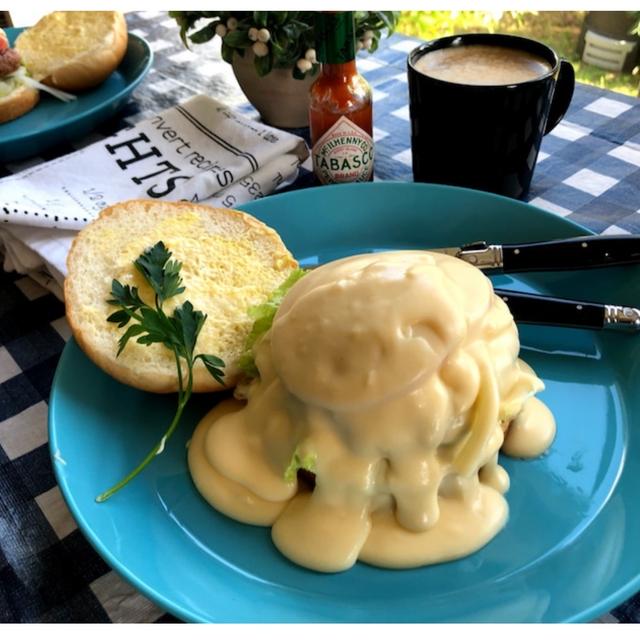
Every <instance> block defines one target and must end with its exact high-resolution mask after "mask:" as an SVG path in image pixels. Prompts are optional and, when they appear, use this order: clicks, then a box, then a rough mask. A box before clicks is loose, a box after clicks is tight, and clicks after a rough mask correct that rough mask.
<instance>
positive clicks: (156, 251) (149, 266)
mask: <svg viewBox="0 0 640 640" xmlns="http://www.w3.org/2000/svg"><path fill="white" fill-rule="evenodd" d="M133 264H134V266H135V268H136V269H137V270H138V271H139V272H140V273H141V275H142V277H143V278H144V279H145V281H146V282H147V283H148V284H149V286H150V287H151V289H152V290H153V292H154V294H155V300H154V306H150V305H148V304H147V303H146V302H144V300H142V298H140V295H139V293H138V288H137V287H132V286H129V285H123V284H122V283H121V282H118V280H113V282H112V283H111V298H110V299H109V300H107V302H108V303H109V304H110V305H113V306H114V307H119V309H118V311H115V312H114V313H112V314H111V315H110V316H109V317H108V318H107V321H108V322H113V323H115V324H117V325H118V327H119V328H121V329H122V328H124V327H127V325H129V326H128V327H127V330H126V331H125V332H124V333H123V334H122V336H121V337H120V339H119V340H118V353H117V355H118V356H119V355H120V354H121V353H122V351H123V349H124V348H125V347H126V346H127V343H128V342H129V340H131V339H132V338H135V340H136V342H138V343H139V344H144V345H150V344H154V343H160V344H163V345H164V346H165V347H166V348H167V349H169V350H170V351H172V352H173V355H174V357H175V361H176V369H177V371H178V408H177V410H176V413H175V415H174V416H173V420H172V421H171V424H170V425H169V427H168V428H167V430H166V432H165V434H164V435H163V436H162V438H161V439H160V440H159V442H158V443H157V444H156V445H155V447H154V448H153V449H152V450H151V451H150V452H149V453H148V454H147V456H146V457H145V458H144V460H142V462H140V464H139V465H138V466H137V467H136V468H135V469H134V470H133V471H131V473H129V474H128V475H127V476H126V477H124V478H123V479H122V480H120V482H118V483H117V484H115V485H114V486H113V487H111V488H110V489H108V490H107V491H105V492H104V493H101V494H100V495H99V496H98V497H97V498H96V501H97V502H104V501H105V500H107V499H108V498H110V497H111V496H112V495H113V494H114V493H116V492H117V491H119V490H120V489H122V487H124V486H125V485H126V484H127V483H129V482H130V481H131V480H132V479H133V478H135V477H136V476H137V475H138V474H139V473H140V472H141V471H142V470H143V469H144V468H145V467H146V466H147V465H148V464H149V463H150V462H151V461H152V460H153V458H154V457H155V456H157V455H158V454H160V453H162V451H163V450H164V446H165V443H166V442H167V440H168V439H169V438H170V437H171V435H172V434H173V432H174V431H175V429H176V427H177V426H178V423H179V422H180V417H181V416H182V412H183V411H184V408H185V406H186V404H187V402H188V401H189V398H190V397H191V392H192V389H193V366H194V364H195V363H196V361H197V360H202V363H203V364H204V366H205V367H206V368H207V370H208V371H209V373H210V374H211V375H212V376H213V377H214V378H215V380H217V381H218V382H219V383H220V384H223V377H224V372H223V368H224V366H225V365H224V362H223V361H222V360H221V359H220V358H218V357H217V356H213V355H206V354H203V353H198V354H197V355H194V350H195V346H196V342H197V340H198V335H199V334H200V331H201V329H202V327H203V325H204V323H205V321H206V319H207V316H206V315H205V314H204V313H202V311H196V310H195V309H194V308H193V305H192V304H191V303H190V302H189V301H188V300H187V301H186V302H184V303H183V304H182V305H180V306H178V307H176V308H175V309H174V310H173V313H172V314H171V315H170V316H168V315H167V314H166V313H165V312H164V310H163V304H164V302H165V301H166V300H168V299H169V298H172V297H174V296H176V295H178V294H180V293H183V292H184V290H185V287H184V286H182V276H181V275H180V269H181V268H182V263H180V262H178V261H177V260H171V252H170V251H169V250H168V249H167V247H166V246H165V245H164V243H163V242H162V241H160V242H158V243H156V244H155V245H154V246H153V247H151V248H150V249H147V250H146V251H145V252H144V253H143V254H142V255H141V256H140V257H139V258H138V259H137V260H135V261H134V263H133ZM183 363H184V365H185V367H186V383H185V379H184V375H183Z"/></svg>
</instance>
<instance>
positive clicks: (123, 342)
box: [116, 324, 144, 358]
mask: <svg viewBox="0 0 640 640" xmlns="http://www.w3.org/2000/svg"><path fill="white" fill-rule="evenodd" d="M143 331H144V327H143V326H142V325H140V324H132V325H131V326H130V327H129V328H128V329H127V330H126V331H125V332H124V333H123V334H122V336H120V340H118V353H116V358H117V357H118V356H119V355H120V354H121V353H122V350H123V349H124V348H125V347H126V346H127V342H129V340H130V339H131V338H133V337H134V336H137V335H139V334H141V333H142V332H143Z"/></svg>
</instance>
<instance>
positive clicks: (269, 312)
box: [238, 268, 307, 378]
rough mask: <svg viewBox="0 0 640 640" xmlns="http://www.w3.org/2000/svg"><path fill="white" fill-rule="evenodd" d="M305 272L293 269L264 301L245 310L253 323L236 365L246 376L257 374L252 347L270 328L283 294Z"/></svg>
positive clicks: (252, 376) (253, 376)
mask: <svg viewBox="0 0 640 640" xmlns="http://www.w3.org/2000/svg"><path fill="white" fill-rule="evenodd" d="M306 273H307V272H306V271H305V270H304V269H300V268H298V269H295V270H294V271H292V272H291V273H290V274H289V276H288V277H287V279H286V280H285V281H284V282H283V283H282V284H281V285H280V286H279V287H278V288H277V289H276V290H275V291H273V293H272V294H271V295H270V296H269V298H267V300H266V301H265V302H263V303H262V304H259V305H254V306H253V307H250V308H249V309H248V310H247V313H248V314H249V317H250V318H253V325H252V327H251V331H250V332H249V335H248V336H247V338H246V340H245V343H244V351H243V353H242V354H241V355H240V358H239V359H238V367H239V368H240V370H241V371H242V372H243V373H244V374H245V375H246V376H248V377H250V378H256V377H257V376H258V375H259V374H258V369H257V368H256V365H255V361H254V357H253V348H254V347H255V345H256V344H257V343H258V341H259V340H260V338H262V337H263V336H264V334H265V333H267V331H269V329H271V325H272V324H273V319H274V318H275V315H276V312H277V311H278V308H279V307H280V305H281V304H282V300H283V299H284V297H285V295H286V294H287V293H288V292H289V290H290V289H291V287H293V285H294V284H295V283H296V282H298V280H300V278H302V277H303V276H304V275H305V274H306Z"/></svg>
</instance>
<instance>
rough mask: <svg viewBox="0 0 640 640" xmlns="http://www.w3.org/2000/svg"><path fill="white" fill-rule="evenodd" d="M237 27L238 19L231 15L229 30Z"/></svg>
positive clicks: (228, 22) (228, 23)
mask: <svg viewBox="0 0 640 640" xmlns="http://www.w3.org/2000/svg"><path fill="white" fill-rule="evenodd" d="M237 28H238V20H237V19H236V18H234V17H233V16H231V17H230V18H229V19H228V20H227V29H229V31H235V30H236V29H237Z"/></svg>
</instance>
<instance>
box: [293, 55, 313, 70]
mask: <svg viewBox="0 0 640 640" xmlns="http://www.w3.org/2000/svg"><path fill="white" fill-rule="evenodd" d="M296 67H298V69H300V71H302V73H307V71H311V67H313V63H311V62H310V61H309V60H307V59H306V58H300V60H298V62H296Z"/></svg>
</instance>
